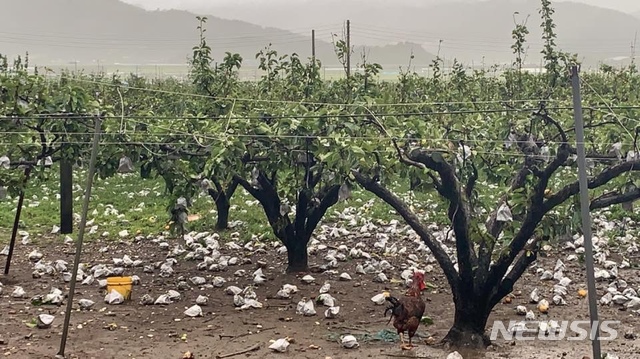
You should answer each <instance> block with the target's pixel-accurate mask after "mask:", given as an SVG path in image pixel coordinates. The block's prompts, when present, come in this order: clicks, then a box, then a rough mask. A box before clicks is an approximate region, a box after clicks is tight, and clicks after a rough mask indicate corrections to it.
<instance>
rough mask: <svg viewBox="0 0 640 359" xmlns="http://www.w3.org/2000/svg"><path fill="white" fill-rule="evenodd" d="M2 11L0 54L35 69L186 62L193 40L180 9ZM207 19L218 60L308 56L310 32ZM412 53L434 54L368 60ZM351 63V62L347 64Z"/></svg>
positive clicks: (78, 2)
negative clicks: (269, 54) (263, 54)
mask: <svg viewBox="0 0 640 359" xmlns="http://www.w3.org/2000/svg"><path fill="white" fill-rule="evenodd" d="M0 8H1V9H3V11H0V53H3V54H9V55H12V56H15V55H17V54H24V52H25V51H29V53H30V57H31V60H32V63H36V64H38V65H50V64H68V63H71V62H75V61H77V62H79V64H80V66H81V65H82V64H89V63H93V64H95V63H103V64H106V63H116V62H117V63H130V64H149V63H155V64H163V63H165V64H166V63H172V64H176V63H177V64H184V63H186V61H187V57H188V56H189V55H190V54H191V53H192V47H193V46H194V45H196V44H197V42H198V31H197V29H196V26H197V24H198V23H197V20H196V18H195V14H193V13H189V12H186V11H177V10H167V11H145V10H143V9H141V8H138V7H135V6H132V5H128V4H125V3H123V2H120V1H118V0H20V1H16V0H0ZM208 19H209V20H208V22H207V25H206V28H207V39H208V42H209V44H210V46H212V48H213V55H214V58H215V59H216V60H220V59H221V58H222V57H223V56H224V53H225V52H226V51H229V52H237V53H240V54H241V55H242V56H243V58H244V59H245V61H244V63H245V65H247V66H252V65H253V66H255V64H256V60H255V54H256V53H257V52H258V51H259V50H260V49H262V48H264V47H265V46H267V45H268V44H269V43H272V44H273V46H272V48H274V49H275V50H277V51H278V52H279V53H280V54H284V53H287V54H290V53H293V52H296V53H298V54H299V55H300V56H302V57H305V58H307V57H309V56H311V39H310V36H309V35H310V32H311V28H309V31H307V35H301V34H296V33H293V32H290V31H286V30H280V29H276V28H269V27H263V26H258V25H253V24H250V23H247V22H243V21H236V20H224V19H221V18H218V17H213V16H208ZM336 30H337V31H338V32H339V30H340V29H336ZM324 40H329V41H330V38H325V39H324ZM329 41H323V39H320V38H318V41H317V42H316V53H317V57H318V58H319V59H320V60H321V61H322V62H323V64H325V65H326V66H338V65H339V64H338V61H337V59H336V56H335V53H334V50H333V46H332V44H331V43H330V42H329ZM356 51H357V53H359V52H360V49H359V48H358V49H356ZM411 51H413V52H414V53H415V56H416V60H414V63H416V64H419V63H422V64H428V63H429V62H430V61H431V59H432V57H433V55H431V54H429V53H427V52H426V51H425V50H424V49H422V48H421V47H420V45H415V44H411V43H402V44H397V45H394V46H387V47H384V48H371V49H370V52H369V53H370V58H369V60H368V61H373V62H379V63H383V64H386V65H393V66H395V65H396V64H406V63H407V62H408V60H409V56H410V54H411ZM357 62H358V61H357V57H354V60H353V61H352V63H353V64H354V65H355V64H356V63H357Z"/></svg>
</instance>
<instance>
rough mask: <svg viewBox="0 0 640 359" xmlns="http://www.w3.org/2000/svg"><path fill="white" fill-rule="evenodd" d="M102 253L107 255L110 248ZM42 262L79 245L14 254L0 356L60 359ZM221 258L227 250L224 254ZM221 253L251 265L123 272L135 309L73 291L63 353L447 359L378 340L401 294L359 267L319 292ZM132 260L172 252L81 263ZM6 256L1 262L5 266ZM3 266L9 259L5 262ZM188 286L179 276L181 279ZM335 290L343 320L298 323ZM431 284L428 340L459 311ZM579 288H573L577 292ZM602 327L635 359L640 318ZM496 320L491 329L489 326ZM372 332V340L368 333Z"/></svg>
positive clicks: (536, 350)
mask: <svg viewBox="0 0 640 359" xmlns="http://www.w3.org/2000/svg"><path fill="white" fill-rule="evenodd" d="M105 248H106V249H105ZM36 249H37V250H39V251H41V252H42V253H43V254H44V258H43V259H42V262H47V261H55V260H58V259H62V260H65V261H67V262H68V263H69V268H70V267H71V263H72V260H73V259H72V251H73V248H71V247H68V246H65V245H61V244H55V245H54V244H47V245H45V244H41V245H33V244H30V245H26V246H24V245H20V244H19V245H18V248H17V250H16V255H15V260H14V263H13V265H12V273H11V275H10V277H8V278H2V277H0V282H2V283H3V284H4V288H3V293H2V294H1V295H0V338H1V339H0V352H1V353H4V355H5V357H7V358H53V357H54V356H55V354H56V353H57V351H58V346H59V343H60V338H61V333H62V322H63V317H64V308H65V307H64V306H62V307H58V306H55V305H54V306H50V305H46V306H32V305H31V303H30V298H31V297H33V296H35V295H39V294H47V293H48V292H49V291H50V290H51V288H52V287H56V288H59V289H61V290H62V291H63V292H66V291H67V290H68V286H67V284H66V283H64V281H63V280H62V278H61V275H59V274H58V275H55V276H53V277H52V276H43V277H42V278H39V279H33V278H32V272H33V268H34V264H33V263H32V262H30V261H29V260H28V254H29V253H30V252H32V251H33V250H36ZM221 251H223V249H221ZM224 252H225V254H228V255H230V256H233V255H235V256H238V257H239V258H249V259H250V260H251V263H250V264H249V263H247V264H241V265H237V266H233V267H229V268H227V270H226V271H224V272H220V273H213V272H210V271H199V270H198V269H197V268H196V266H197V263H198V262H197V261H186V260H179V261H178V263H177V264H176V265H175V266H174V273H173V274H172V275H171V276H170V277H168V278H162V277H160V276H159V273H160V271H159V269H158V268H155V269H154V271H153V273H146V272H145V271H143V267H135V268H127V269H126V272H125V274H126V275H138V276H139V277H140V280H141V281H140V285H137V286H134V292H133V298H132V301H131V302H127V303H125V304H122V305H107V304H105V303H104V301H103V298H104V293H105V291H104V290H102V289H99V287H98V285H97V284H92V285H79V286H78V287H77V292H76V297H75V299H76V300H75V301H76V304H75V305H74V307H75V308H78V305H77V300H79V299H91V300H93V301H95V302H96V304H95V305H94V307H93V309H92V310H89V311H80V310H79V309H77V310H74V312H73V313H72V320H71V331H70V336H69V341H68V345H67V350H66V353H67V355H68V357H70V358H82V359H87V358H105V359H106V358H118V359H121V358H139V359H140V358H176V359H178V358H181V357H182V355H183V353H184V352H187V351H191V352H192V353H193V354H194V356H195V358H216V356H217V355H220V354H228V353H233V352H237V351H241V350H244V349H247V348H250V347H252V346H254V345H259V346H260V349H258V350H257V351H252V352H249V353H247V354H243V355H238V356H236V357H235V358H260V357H264V358H314V359H315V358H326V357H331V358H334V359H337V358H340V359H343V358H345V359H350V358H354V359H355V358H361V357H368V358H387V357H399V356H409V357H412V356H414V357H424V358H445V357H446V356H447V354H448V352H447V351H444V350H443V349H439V348H434V347H429V346H427V345H425V344H424V343H422V342H421V343H419V346H418V348H416V349H414V350H413V351H411V352H402V351H400V350H399V349H398V344H397V343H389V342H382V341H375V340H372V336H375V335H376V334H377V333H379V332H380V331H381V330H383V329H385V328H389V329H392V327H391V326H390V325H389V326H387V325H386V322H387V319H385V318H383V312H384V307H382V306H376V305H374V304H373V303H372V302H371V300H370V298H371V297H372V296H374V295H375V294H378V293H380V292H381V291H382V290H385V289H391V290H392V291H399V290H400V287H399V286H398V285H397V284H388V283H387V284H382V283H374V282H373V281H372V279H373V275H358V274H355V266H356V265H357V264H358V263H361V261H359V260H349V261H346V262H341V263H340V265H339V268H338V269H337V271H336V272H335V273H333V274H331V273H312V275H313V276H314V277H315V278H316V283H314V284H309V285H307V284H304V283H302V282H301V281H300V279H299V278H297V277H294V276H285V275H284V274H281V271H282V269H283V268H284V264H283V260H284V258H286V256H278V255H277V254H276V253H275V251H273V250H270V251H267V252H265V253H260V251H258V252H257V253H256V252H248V251H246V250H243V249H239V250H227V249H226V248H225V249H224ZM124 254H128V255H129V256H131V258H132V259H134V260H135V259H140V260H142V261H143V264H144V265H149V264H153V263H156V262H162V261H164V260H165V258H166V257H167V251H166V250H162V249H160V248H159V246H158V245H157V244H156V243H153V242H151V241H142V242H138V243H134V244H127V243H118V244H116V243H114V244H111V245H109V246H106V247H105V246H102V245H99V244H97V243H90V244H88V245H87V246H86V247H85V250H84V256H83V262H84V263H87V264H89V266H92V265H95V264H101V263H102V264H107V265H110V266H112V263H113V258H121V257H122V256H123V255H124ZM322 257H323V255H318V256H312V259H311V261H312V262H313V263H318V264H320V263H322V262H323V259H322ZM2 258H6V257H2ZM388 260H389V262H391V264H393V265H394V266H396V268H400V265H401V263H402V259H401V258H396V257H391V258H388ZM259 262H264V263H268V264H269V265H267V266H266V267H265V268H264V273H265V275H266V276H267V279H268V280H267V282H266V283H264V284H261V285H259V286H257V287H256V288H255V291H256V293H257V295H258V300H259V301H261V302H262V303H263V304H264V307H263V308H261V309H255V310H245V311H239V310H236V309H235V308H234V306H233V297H232V296H229V295H227V294H225V293H224V287H226V286H228V285H236V286H238V287H241V288H243V287H245V286H246V285H247V284H250V283H251V277H250V274H251V273H252V272H253V271H254V270H256V268H257V263H259ZM3 263H4V262H3ZM554 263H555V258H542V259H540V261H539V265H541V266H543V267H546V268H548V267H551V268H552V267H553V265H554ZM242 269H243V270H245V271H246V273H248V274H247V275H245V276H243V277H238V276H235V275H234V272H235V271H237V270H242ZM581 271H582V268H581V267H580V265H579V264H578V263H576V265H575V266H573V267H571V268H570V269H568V270H567V273H571V278H573V280H574V283H582V282H583V281H584V276H583V275H581V274H580V272H581ZM341 272H347V273H350V274H351V275H352V277H353V280H352V281H339V280H338V275H339V274H340V273H341ZM390 273H392V274H393V276H390V277H394V278H399V273H400V270H399V269H396V270H393V271H391V272H390ZM193 276H202V277H204V278H206V279H207V282H208V283H210V282H211V278H213V277H214V276H222V277H224V278H225V279H226V280H227V282H226V283H225V285H224V286H223V287H222V288H214V287H210V288H205V287H203V286H195V285H192V284H191V283H190V282H189V278H191V277H193ZM620 276H621V277H624V278H626V279H627V281H628V283H629V284H630V285H635V287H637V281H638V272H637V271H636V270H621V271H620ZM181 277H184V278H181ZM182 280H185V281H187V282H188V283H189V286H188V288H186V287H185V288H181V289H180V290H179V292H180V293H181V299H180V301H179V302H177V303H174V304H170V305H166V306H160V305H148V306H144V305H140V304H139V303H138V302H139V300H140V298H141V297H142V296H143V295H144V294H149V295H150V296H151V297H153V298H154V299H155V298H157V297H158V296H159V295H161V294H164V293H166V292H167V291H168V290H170V289H174V290H177V289H178V283H179V282H180V281H182ZM326 280H328V281H330V283H331V291H330V293H331V295H332V296H334V297H335V298H336V299H337V301H338V305H340V307H341V309H340V314H339V316H338V318H337V319H332V320H330V319H325V318H324V316H323V312H324V310H325V309H326V308H324V307H322V306H321V305H317V306H316V310H317V311H318V315H316V316H313V317H303V316H299V315H296V313H295V308H296V304H297V302H298V301H299V300H300V298H301V297H303V296H306V297H315V296H317V294H318V289H319V288H320V286H321V285H322V284H323V283H324V282H325V281H326ZM426 280H427V281H428V282H430V283H433V284H434V285H435V289H434V290H432V291H431V292H429V293H428V294H426V297H427V298H428V300H429V302H428V303H427V314H428V315H429V316H430V317H431V318H432V319H433V320H434V324H433V325H431V326H422V327H421V332H419V334H421V335H422V336H423V337H428V336H433V337H434V338H435V339H441V338H442V337H443V336H444V335H445V334H446V332H447V329H448V328H449V326H450V324H451V320H452V317H453V305H452V302H451V297H450V294H449V292H448V289H447V287H446V285H445V281H444V279H443V277H442V276H441V275H440V273H439V271H437V270H434V271H433V272H431V273H428V274H427V278H426ZM287 283H289V284H294V285H296V286H297V287H298V289H299V292H298V293H296V294H294V295H292V298H291V299H289V300H282V299H268V298H269V297H272V296H273V295H274V294H275V293H276V292H277V291H278V289H280V288H281V286H282V285H283V284H287ZM534 284H535V285H536V286H537V287H538V288H539V290H540V291H541V293H548V292H549V291H550V290H551V288H552V286H553V282H540V281H538V280H537V276H536V275H535V274H533V273H528V274H526V275H525V277H524V278H523V279H522V280H521V281H520V282H519V284H518V285H517V287H516V290H515V292H514V293H522V294H521V295H519V296H517V297H516V298H515V299H514V301H513V303H511V304H508V305H507V304H501V305H498V306H497V307H496V309H495V311H494V313H493V316H492V319H491V320H494V319H500V320H505V321H508V320H510V319H513V320H515V319H518V320H520V319H522V317H518V316H516V315H515V312H514V308H515V306H516V305H519V304H522V305H527V306H528V307H529V308H530V309H535V308H534V306H532V305H530V304H528V293H530V291H531V290H532V288H533V285H534ZM14 285H19V286H22V287H23V288H24V290H25V291H26V296H25V298H24V299H15V298H12V297H11V293H12V291H13V288H14V287H13V286H14ZM577 288H578V284H576V285H573V284H572V285H571V289H572V290H574V289H575V290H574V293H575V292H576V291H577ZM605 288H606V284H600V288H599V290H601V291H602V293H604V290H605ZM199 295H205V296H207V297H208V298H209V303H208V305H206V306H203V311H204V316H203V317H198V318H189V317H187V316H185V315H184V314H183V312H184V310H185V309H186V308H188V307H190V306H192V305H193V304H194V303H195V300H196V298H197V297H198V296H199ZM568 298H569V299H568V301H569V303H567V305H566V306H552V309H551V311H550V319H555V320H565V319H576V318H582V319H585V318H588V315H587V314H588V310H587V303H586V300H585V299H581V298H578V296H577V295H575V294H573V293H571V294H569V295H568ZM41 313H48V314H51V315H54V316H55V317H56V319H55V321H54V323H53V326H52V327H51V328H49V329H37V328H30V327H29V326H27V323H28V322H30V321H31V320H32V319H33V318H35V317H36V316H37V315H38V314H41ZM600 313H601V318H602V319H611V318H615V319H617V320H621V321H622V327H621V328H620V331H621V335H620V337H619V338H618V339H617V340H615V341H612V342H607V343H603V349H604V351H615V352H616V354H617V355H618V356H619V357H620V358H638V357H640V354H637V353H640V341H638V340H637V339H635V340H628V339H624V338H623V337H622V333H624V332H625V331H627V330H630V329H632V328H638V325H639V324H640V320H639V317H638V315H637V314H634V313H631V312H624V311H620V310H619V308H618V307H614V306H611V307H600ZM491 320H490V322H491ZM341 334H351V335H355V336H356V337H358V338H359V342H360V347H359V348H357V349H351V350H349V349H344V348H342V347H341V345H340V344H339V343H338V339H337V338H338V337H339V336H340V335H341ZM365 335H366V336H365ZM284 337H290V338H293V339H294V342H293V343H292V344H291V346H290V347H289V350H288V351H287V352H286V353H273V352H271V351H270V350H269V349H267V347H268V346H269V340H272V339H278V338H284ZM590 353H591V351H590V343H589V342H588V341H579V342H576V341H574V342H570V341H566V340H565V341H554V342H549V341H540V340H536V341H530V342H517V343H515V342H514V343H512V342H506V341H504V340H498V341H496V347H493V348H491V349H490V350H489V351H487V352H486V353H463V355H464V358H465V359H467V358H579V359H581V358H583V357H584V356H586V357H588V358H590V357H591V356H590Z"/></svg>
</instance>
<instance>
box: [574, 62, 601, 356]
mask: <svg viewBox="0 0 640 359" xmlns="http://www.w3.org/2000/svg"><path fill="white" fill-rule="evenodd" d="M571 86H572V89H573V118H574V120H575V129H576V142H577V144H576V147H577V150H578V151H577V152H578V176H579V179H578V182H579V184H580V212H581V214H582V233H583V235H584V250H585V251H584V252H585V253H584V255H585V262H586V265H587V289H588V294H589V318H590V321H591V331H590V335H591V344H592V346H593V358H594V359H600V358H601V357H602V356H601V355H600V321H599V320H598V300H597V298H596V295H597V293H596V280H595V275H594V265H593V242H592V239H591V213H590V210H589V206H590V201H589V187H588V183H587V161H586V153H585V149H584V121H583V118H582V98H581V95H580V76H579V75H578V66H573V67H572V68H571Z"/></svg>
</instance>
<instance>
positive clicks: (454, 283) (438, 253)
mask: <svg viewBox="0 0 640 359" xmlns="http://www.w3.org/2000/svg"><path fill="white" fill-rule="evenodd" d="M352 173H353V176H354V177H355V179H356V181H357V182H358V183H359V184H360V185H361V186H362V187H363V188H364V189H366V190H367V191H369V192H371V193H373V194H375V195H376V196H378V198H380V199H382V200H383V201H385V202H386V203H387V204H389V205H390V206H391V207H392V208H393V209H395V210H396V211H397V212H398V214H400V216H402V218H404V220H405V221H406V222H407V224H408V225H409V226H411V228H412V229H413V230H414V231H415V232H416V233H417V234H418V236H420V239H422V241H423V242H424V244H425V245H426V246H427V247H428V248H429V249H430V250H431V253H433V256H434V257H435V259H436V261H437V262H438V264H439V265H440V267H441V268H442V270H443V272H444V275H445V277H446V278H447V281H448V282H449V286H450V287H451V289H452V291H453V293H454V295H455V293H457V292H458V288H459V287H460V278H459V276H458V273H457V272H456V270H455V267H454V266H453V262H452V261H451V259H450V258H449V256H448V255H447V253H446V252H445V250H444V248H442V246H441V245H440V244H439V243H437V242H436V241H435V240H434V239H433V237H432V236H431V234H430V233H429V231H428V230H427V228H426V227H425V226H424V225H423V224H422V223H421V221H420V219H419V218H418V216H416V215H415V213H413V212H412V211H411V209H409V206H407V205H406V203H404V202H403V201H402V200H401V199H400V198H398V196H396V195H395V194H393V193H392V192H391V191H389V190H388V189H387V188H385V187H384V186H382V185H381V184H380V183H378V182H376V181H373V180H372V179H371V178H369V177H367V176H365V175H363V174H362V173H360V172H359V171H356V170H353V171H352Z"/></svg>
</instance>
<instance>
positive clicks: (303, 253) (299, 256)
mask: <svg viewBox="0 0 640 359" xmlns="http://www.w3.org/2000/svg"><path fill="white" fill-rule="evenodd" d="M307 242H308V241H306V240H305V239H304V238H299V236H296V238H294V239H292V240H291V241H289V244H288V245H285V246H286V247H287V260H288V263H287V273H301V272H307V271H308V270H309V254H308V252H307Z"/></svg>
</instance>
